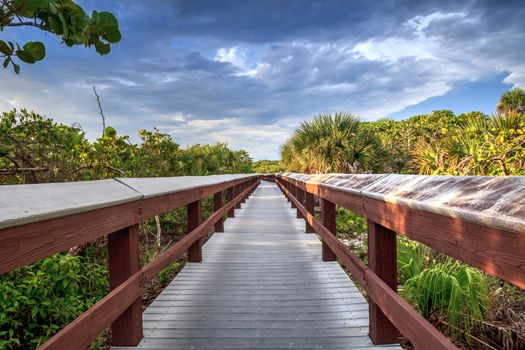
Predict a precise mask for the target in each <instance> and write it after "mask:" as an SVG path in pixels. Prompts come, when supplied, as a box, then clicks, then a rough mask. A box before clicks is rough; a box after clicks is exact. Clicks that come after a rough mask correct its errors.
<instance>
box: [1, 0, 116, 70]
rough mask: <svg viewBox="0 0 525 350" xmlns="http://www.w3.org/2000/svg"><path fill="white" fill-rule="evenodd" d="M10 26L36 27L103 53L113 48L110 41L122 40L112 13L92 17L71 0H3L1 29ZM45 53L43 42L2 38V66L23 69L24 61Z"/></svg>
mask: <svg viewBox="0 0 525 350" xmlns="http://www.w3.org/2000/svg"><path fill="white" fill-rule="evenodd" d="M9 27H36V28H38V29H40V30H42V31H45V32H48V33H52V34H54V35H56V36H58V37H59V38H60V39H61V40H62V42H63V43H65V44H66V45H67V46H74V45H84V46H85V47H91V46H94V47H95V49H96V51H97V52H98V53H99V54H101V55H106V54H108V53H109V52H110V50H111V44H113V43H117V42H119V41H120V39H121V34H120V30H119V25H118V21H117V19H116V18H115V16H114V15H113V14H111V13H110V12H105V11H101V12H97V11H93V12H92V13H91V16H89V15H88V14H86V12H85V11H84V9H83V8H82V7H80V6H79V5H78V4H76V3H75V2H74V1H72V0H1V1H0V31H1V32H5V31H4V30H5V28H9ZM45 56H46V48H45V45H44V43H42V42H40V41H28V42H26V43H18V42H13V41H9V40H0V58H3V67H4V68H7V67H8V66H9V65H11V66H12V67H13V70H14V71H15V73H17V74H18V73H19V72H20V65H19V64H18V63H17V61H19V62H24V63H29V64H33V63H35V62H38V61H41V60H43V59H44V57H45Z"/></svg>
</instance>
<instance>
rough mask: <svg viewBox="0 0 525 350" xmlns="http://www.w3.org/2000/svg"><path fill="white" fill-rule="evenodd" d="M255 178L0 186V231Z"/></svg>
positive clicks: (241, 176)
mask: <svg viewBox="0 0 525 350" xmlns="http://www.w3.org/2000/svg"><path fill="white" fill-rule="evenodd" d="M255 176H257V175H256V174H226V175H209V176H173V177H154V178H115V179H107V180H93V181H77V182H54V183H44V184H26V185H4V186H0V208H2V210H1V211H0V229H4V228H8V227H13V226H19V225H24V224H29V223H33V222H39V221H44V220H48V219H54V218H59V217H64V216H68V215H72V214H79V213H83V212H87V211H91V210H95V209H101V208H107V207H111V206H115V205H118V204H123V203H129V202H134V201H137V200H141V199H149V198H154V197H159V196H165V195H168V194H173V193H177V192H182V191H187V190H191V189H195V188H201V187H206V186H213V185H219V184H224V183H229V182H231V181H235V180H239V179H246V178H250V177H255Z"/></svg>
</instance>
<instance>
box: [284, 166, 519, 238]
mask: <svg viewBox="0 0 525 350" xmlns="http://www.w3.org/2000/svg"><path fill="white" fill-rule="evenodd" d="M276 175H277V176H282V177H285V178H290V179H291V180H295V181H298V182H300V183H304V184H305V185H308V184H312V185H320V186H324V187H332V188H334V189H338V190H341V191H344V192H348V193H349V194H352V195H356V196H357V195H358V196H360V197H362V198H370V199H377V200H380V201H384V202H388V203H394V204H399V205H403V206H406V207H409V208H413V209H417V210H422V211H427V212H430V213H435V214H439V215H442V216H450V217H453V218H458V219H461V220H465V221H469V222H471V223H475V224H479V225H483V226H487V227H492V228H497V229H501V230H505V231H510V232H516V233H525V176H447V175H408V174H298V173H282V174H276ZM458 192H460V193H458ZM458 197H460V198H458Z"/></svg>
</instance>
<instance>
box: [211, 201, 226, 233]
mask: <svg viewBox="0 0 525 350" xmlns="http://www.w3.org/2000/svg"><path fill="white" fill-rule="evenodd" d="M223 197H224V193H223V191H220V192H217V193H215V194H214V195H213V211H218V210H220V209H221V208H222V206H223V205H224V203H223V202H224V201H223ZM215 232H224V216H223V217H221V219H220V220H219V221H217V222H216V223H215Z"/></svg>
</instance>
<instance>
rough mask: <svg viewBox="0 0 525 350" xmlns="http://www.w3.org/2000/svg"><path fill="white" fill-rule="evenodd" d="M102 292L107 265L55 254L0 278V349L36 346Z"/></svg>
mask: <svg viewBox="0 0 525 350" xmlns="http://www.w3.org/2000/svg"><path fill="white" fill-rule="evenodd" d="M107 292H108V278H107V267H106V266H105V264H104V265H100V264H97V263H94V262H92V261H90V260H89V259H88V258H85V257H81V256H70V255H66V254H60V255H55V256H52V257H49V258H47V259H44V260H42V261H40V262H37V263H35V264H33V265H30V266H26V267H23V268H21V269H18V270H15V271H13V272H11V273H10V274H8V275H5V276H2V277H1V279H0V348H1V349H13V348H15V349H16V348H24V349H27V348H36V347H37V346H39V345H40V344H42V343H43V342H44V341H45V340H47V339H48V338H49V337H50V336H51V335H53V334H55V333H56V332H57V331H58V330H60V329H61V328H63V327H64V326H65V325H67V324H68V323H70V322H71V321H73V320H74V319H75V318H76V317H77V316H78V315H80V314H81V313H82V312H83V311H85V310H87V309H88V308H89V307H91V306H92V305H93V304H95V303H96V302H97V301H98V300H99V299H100V298H102V297H103V296H104V295H105V294H107Z"/></svg>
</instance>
